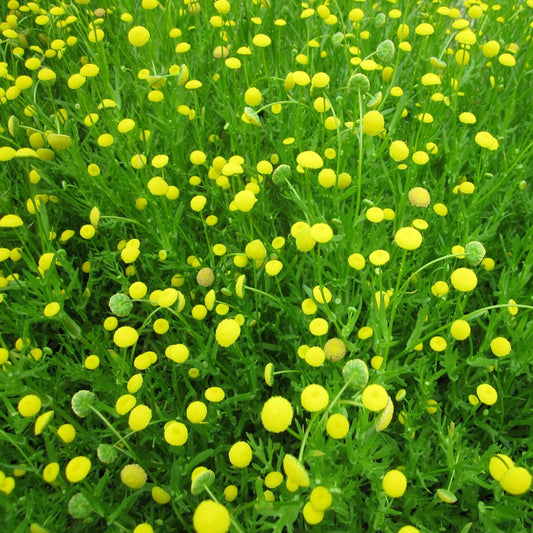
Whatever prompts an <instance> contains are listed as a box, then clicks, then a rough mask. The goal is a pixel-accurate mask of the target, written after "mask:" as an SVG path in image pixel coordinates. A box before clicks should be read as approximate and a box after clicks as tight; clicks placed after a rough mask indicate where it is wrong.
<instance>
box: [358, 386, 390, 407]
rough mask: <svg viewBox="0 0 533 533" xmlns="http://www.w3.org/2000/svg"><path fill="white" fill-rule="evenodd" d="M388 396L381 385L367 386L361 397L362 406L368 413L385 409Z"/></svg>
mask: <svg viewBox="0 0 533 533" xmlns="http://www.w3.org/2000/svg"><path fill="white" fill-rule="evenodd" d="M388 401H389V395H388V394H387V391H386V390H385V387H383V386H382V385H377V384H374V385H367V386H366V387H365V388H364V390H363V394H362V396H361V402H362V404H363V405H364V406H365V407H366V408H367V409H368V410H369V411H376V412H377V411H381V410H383V409H385V407H387V403H388Z"/></svg>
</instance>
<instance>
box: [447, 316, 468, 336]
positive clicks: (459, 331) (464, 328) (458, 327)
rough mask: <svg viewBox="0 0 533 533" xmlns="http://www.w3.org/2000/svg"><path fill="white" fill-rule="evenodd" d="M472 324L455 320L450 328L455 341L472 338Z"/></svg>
mask: <svg viewBox="0 0 533 533" xmlns="http://www.w3.org/2000/svg"><path fill="white" fill-rule="evenodd" d="M470 331H471V328H470V324H469V323H468V322H467V321H466V320H462V319H459V320H454V321H453V322H452V325H451V327H450V333H451V334H452V337H453V338H454V339H455V340H458V341H464V340H465V339H468V337H470Z"/></svg>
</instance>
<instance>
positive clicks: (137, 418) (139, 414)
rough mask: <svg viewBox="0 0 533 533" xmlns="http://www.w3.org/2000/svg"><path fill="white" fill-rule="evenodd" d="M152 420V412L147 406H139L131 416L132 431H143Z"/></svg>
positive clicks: (132, 411)
mask: <svg viewBox="0 0 533 533" xmlns="http://www.w3.org/2000/svg"><path fill="white" fill-rule="evenodd" d="M150 420H152V410H151V409H150V408H149V407H148V406H147V405H142V404H141V405H137V406H136V407H134V408H133V409H132V410H131V411H130V414H129V418H128V425H129V427H130V429H131V430H132V431H142V430H143V429H144V428H145V427H146V426H147V425H148V424H149V423H150Z"/></svg>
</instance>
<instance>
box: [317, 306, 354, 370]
mask: <svg viewBox="0 0 533 533" xmlns="http://www.w3.org/2000/svg"><path fill="white" fill-rule="evenodd" d="M311 301H312V300H311ZM324 353H325V356H326V359H327V360H328V361H333V362H334V363H335V362H337V361H340V360H341V359H342V358H343V357H344V356H345V355H346V344H345V343H344V341H343V340H342V339H338V338H337V337H333V338H332V339H329V340H328V341H327V342H326V344H324Z"/></svg>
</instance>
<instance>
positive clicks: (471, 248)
mask: <svg viewBox="0 0 533 533" xmlns="http://www.w3.org/2000/svg"><path fill="white" fill-rule="evenodd" d="M465 252H466V260H467V261H468V262H469V263H470V264H471V265H472V266H476V265H479V263H481V261H483V258H484V257H485V253H486V250H485V247H484V246H483V245H482V244H481V243H480V242H479V241H472V242H469V243H468V244H467V245H466V246H465Z"/></svg>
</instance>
